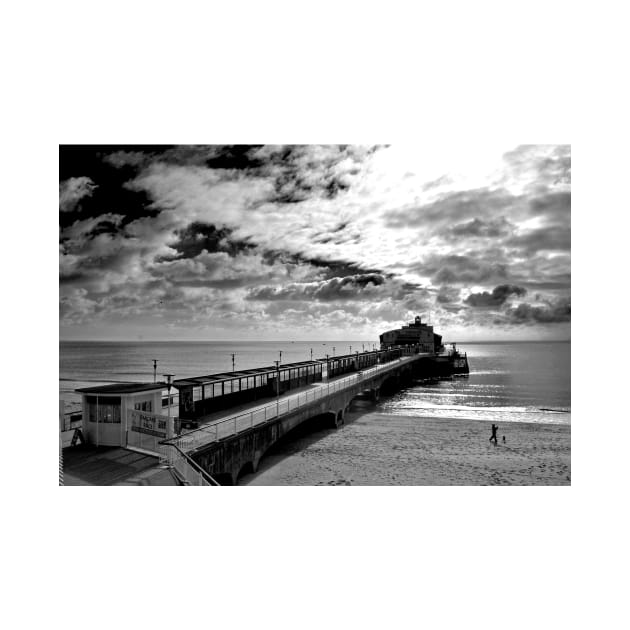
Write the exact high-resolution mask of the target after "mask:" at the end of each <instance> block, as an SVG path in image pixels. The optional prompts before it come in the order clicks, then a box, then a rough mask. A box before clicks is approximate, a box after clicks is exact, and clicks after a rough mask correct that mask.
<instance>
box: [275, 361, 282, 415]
mask: <svg viewBox="0 0 630 630" xmlns="http://www.w3.org/2000/svg"><path fill="white" fill-rule="evenodd" d="M280 357H281V358H282V352H280ZM274 363H275V364H276V417H277V416H279V415H280V361H274Z"/></svg>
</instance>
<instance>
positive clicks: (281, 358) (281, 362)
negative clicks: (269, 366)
mask: <svg viewBox="0 0 630 630" xmlns="http://www.w3.org/2000/svg"><path fill="white" fill-rule="evenodd" d="M279 352H280V363H282V350H280V351H279Z"/></svg>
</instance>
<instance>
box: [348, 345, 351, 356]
mask: <svg viewBox="0 0 630 630" xmlns="http://www.w3.org/2000/svg"><path fill="white" fill-rule="evenodd" d="M349 348H350V352H349V353H348V354H352V346H349Z"/></svg>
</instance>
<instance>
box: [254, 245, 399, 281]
mask: <svg viewBox="0 0 630 630" xmlns="http://www.w3.org/2000/svg"><path fill="white" fill-rule="evenodd" d="M263 260H264V261H265V262H266V263H267V264H269V265H272V264H275V263H276V262H280V263H282V264H287V265H297V266H299V265H310V266H312V267H315V268H316V269H317V270H319V271H320V272H321V274H322V278H323V279H325V280H330V279H332V278H345V277H347V276H356V275H361V274H380V275H383V276H384V277H387V278H389V277H392V276H391V274H386V273H384V272H383V270H381V269H376V268H366V267H363V266H362V265H360V264H359V263H354V262H352V261H348V260H329V259H324V258H314V257H310V256H304V255H302V254H293V253H290V252H284V251H274V250H265V251H264V252H263Z"/></svg>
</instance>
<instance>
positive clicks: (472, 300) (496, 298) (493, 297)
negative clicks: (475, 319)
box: [464, 284, 527, 307]
mask: <svg viewBox="0 0 630 630" xmlns="http://www.w3.org/2000/svg"><path fill="white" fill-rule="evenodd" d="M526 293H527V290H526V289H524V288H523V287H517V286H514V285H510V284H501V285H499V286H498V287H495V288H494V289H493V290H492V293H488V292H487V291H483V293H471V294H470V295H469V296H468V297H467V298H466V299H465V300H464V302H465V303H466V304H468V305H470V306H474V307H485V306H501V305H502V304H503V303H504V302H505V301H506V300H507V299H508V298H509V297H510V296H511V295H517V296H521V295H525V294H526Z"/></svg>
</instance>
